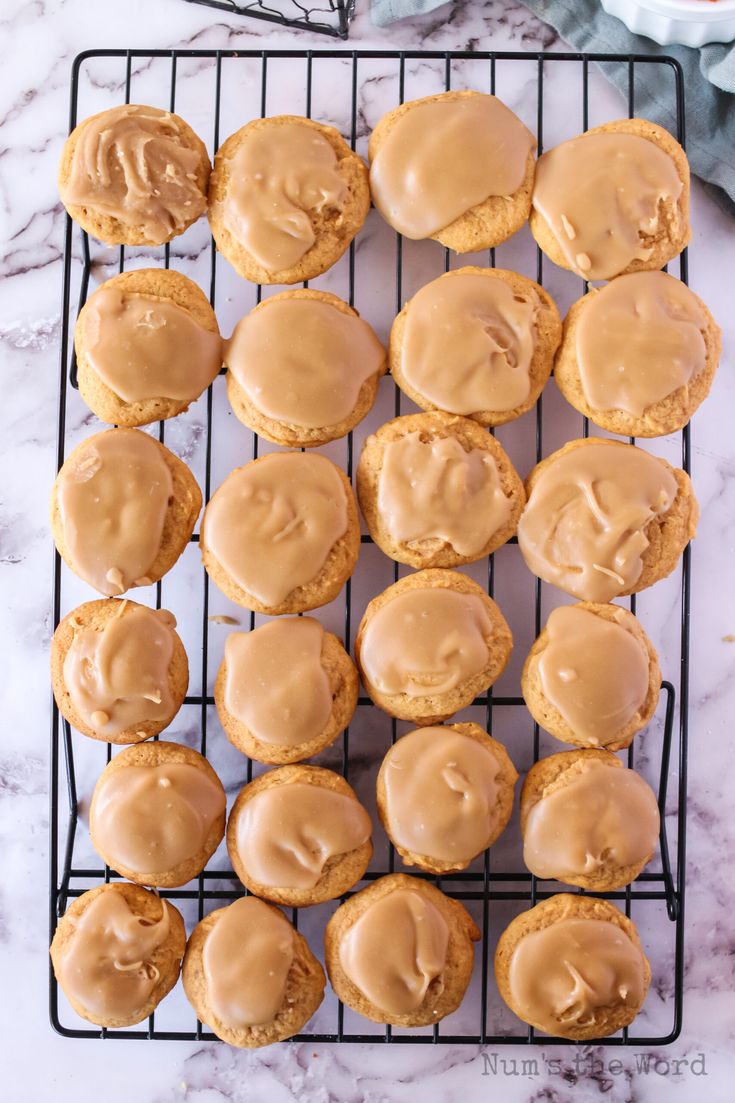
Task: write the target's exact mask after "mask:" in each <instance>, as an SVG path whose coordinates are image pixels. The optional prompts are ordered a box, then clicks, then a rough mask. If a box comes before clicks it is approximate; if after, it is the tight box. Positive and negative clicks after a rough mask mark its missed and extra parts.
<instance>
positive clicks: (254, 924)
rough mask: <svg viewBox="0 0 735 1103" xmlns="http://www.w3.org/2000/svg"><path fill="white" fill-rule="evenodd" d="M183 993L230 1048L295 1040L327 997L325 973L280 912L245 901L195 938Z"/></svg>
mask: <svg viewBox="0 0 735 1103" xmlns="http://www.w3.org/2000/svg"><path fill="white" fill-rule="evenodd" d="M182 976H183V981H184V991H185V992H186V995H187V997H188V999H189V1002H190V1004H191V1005H192V1007H193V1008H194V1010H195V1011H196V1013H197V1016H198V1018H199V1019H200V1021H201V1022H203V1023H205V1024H206V1025H207V1026H209V1027H210V1028H211V1029H212V1030H213V1031H214V1033H215V1034H216V1035H217V1037H218V1038H221V1039H222V1041H223V1042H228V1043H229V1045H231V1046H238V1047H241V1048H243V1047H247V1048H249V1049H252V1048H256V1047H258V1046H267V1045H270V1044H271V1043H272V1042H279V1041H281V1040H283V1039H284V1038H291V1037H293V1035H294V1034H298V1032H299V1031H300V1030H301V1028H302V1027H303V1026H304V1025H305V1024H306V1023H307V1022H308V1021H309V1019H310V1018H311V1016H312V1015H313V1014H314V1012H315V1011H316V1009H317V1008H318V1007H319V1004H320V1003H321V1002H322V999H323V997H324V985H325V981H326V978H325V976H324V970H323V969H322V967H321V965H320V964H319V962H318V961H317V959H316V958H315V957H314V955H313V953H312V952H311V950H310V949H309V946H308V945H307V942H306V940H305V939H304V938H303V937H302V935H300V934H298V932H297V931H296V930H294V928H293V927H292V926H291V924H290V923H289V922H288V920H287V919H286V917H285V915H284V914H283V912H282V911H280V909H279V908H276V907H274V906H273V905H272V904H266V903H265V901H263V900H258V898H257V897H255V896H244V897H242V898H241V899H240V900H236V901H235V903H234V904H230V905H229V906H228V907H226V908H219V909H218V910H217V911H213V912H210V913H209V915H207V916H205V918H204V919H203V920H202V921H201V923H198V924H197V926H196V927H195V928H194V930H193V931H192V933H191V937H190V938H189V943H188V945H187V948H186V956H185V957H184V967H183V973H182Z"/></svg>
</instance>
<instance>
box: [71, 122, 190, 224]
mask: <svg viewBox="0 0 735 1103" xmlns="http://www.w3.org/2000/svg"><path fill="white" fill-rule="evenodd" d="M210 168H211V165H210V163H209V154H208V153H207V149H206V146H205V145H204V142H202V141H201V139H200V138H198V137H197V136H196V134H195V133H194V131H193V130H192V129H191V127H190V126H189V125H188V123H185V122H184V120H183V119H181V118H179V116H178V115H174V114H172V113H171V112H170V111H160V110H159V109H158V108H157V107H145V106H142V105H140V104H122V105H120V106H119V107H111V108H110V109H109V110H107V111H101V112H100V113H99V114H98V115H91V116H90V117H89V118H88V119H84V121H83V122H81V123H79V125H78V126H77V127H75V128H74V130H72V132H71V134H70V135H69V137H68V138H67V139H66V142H65V143H64V148H63V150H62V153H61V164H60V166H59V194H60V195H61V201H62V203H63V204H64V206H65V207H66V209H67V211H68V212H69V214H70V215H71V217H72V218H73V219H74V221H75V222H78V223H79V225H80V226H81V227H82V229H83V230H86V231H87V233H89V234H91V235H92V237H95V238H97V239H98V241H104V242H105V244H106V245H162V244H163V243H164V242H166V241H171V239H172V238H174V237H176V236H177V235H178V234H182V233H183V232H184V230H185V229H186V228H187V227H188V226H190V225H191V224H192V222H196V220H197V219H198V218H199V217H200V216H201V215H203V214H204V212H205V210H206V209H207V198H206V196H207V182H208V180H209V172H210Z"/></svg>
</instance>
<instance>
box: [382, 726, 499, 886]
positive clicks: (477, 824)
mask: <svg viewBox="0 0 735 1103" xmlns="http://www.w3.org/2000/svg"><path fill="white" fill-rule="evenodd" d="M517 780H518V774H517V773H516V769H515V767H514V765H513V763H512V762H511V760H510V758H509V756H508V752H507V751H506V749H505V747H504V746H503V744H502V743H498V741H497V740H496V739H492V738H491V737H490V736H489V735H488V734H487V732H485V731H484V730H483V729H482V728H481V727H480V725H479V724H452V725H450V726H448V727H446V728H433V727H429V728H419V729H417V730H416V731H412V732H409V733H408V734H407V735H404V736H402V737H401V738H400V739H399V740H398V741H397V742H396V743H394V744H393V746H392V747H391V748H390V750H389V751H388V753H387V755H386V756H385V758H384V759H383V762H382V765H381V767H380V772H379V774H378V782H377V793H378V812H379V814H380V819H381V822H382V824H383V827H384V828H385V830H386V833H387V835H388V837H389V838H390V840H391V842H392V843H393V845H394V846H395V848H396V850H397V851H398V853H399V854H400V855H401V858H402V859H403V862H404V865H407V866H412V865H416V866H418V867H419V869H425V870H428V872H429V873H438V874H442V873H451V872H454V871H457V870H461V869H466V868H467V866H468V865H469V864H470V862H471V861H472V859H473V858H476V857H477V855H478V854H481V853H482V852H483V850H487V848H488V847H489V846H492V844H493V843H494V842H495V840H496V839H497V838H498V836H499V835H500V834H501V833H502V831H504V829H505V827H506V825H507V823H508V820H509V819H510V814H511V812H512V810H513V787H514V785H515V783H516V781H517Z"/></svg>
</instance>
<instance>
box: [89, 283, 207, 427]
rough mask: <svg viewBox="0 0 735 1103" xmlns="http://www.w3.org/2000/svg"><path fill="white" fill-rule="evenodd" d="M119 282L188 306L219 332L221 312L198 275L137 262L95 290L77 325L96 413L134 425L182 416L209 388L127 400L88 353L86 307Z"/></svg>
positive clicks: (203, 323)
mask: <svg viewBox="0 0 735 1103" xmlns="http://www.w3.org/2000/svg"><path fill="white" fill-rule="evenodd" d="M113 287H114V288H116V289H118V290H119V291H122V292H124V293H126V294H136V295H145V296H147V297H148V298H151V299H153V300H155V301H158V302H171V303H174V305H175V306H178V307H180V308H181V309H182V310H185V311H186V313H187V314H189V316H190V317H191V318H193V320H194V321H195V322H196V323H197V324H198V325H200V326H201V327H202V328H203V329H206V330H208V331H209V332H210V333H217V334H219V326H218V325H217V318H216V316H215V313H214V311H213V310H212V307H211V306H210V305H209V299H208V298H207V296H206V295H205V294H204V292H203V291H202V290H201V289H200V288H199V287H197V285H196V284H195V283H194V282H193V280H190V279H188V278H187V277H186V276H183V275H182V274H181V273H180V272H174V271H173V269H171V268H136V269H134V270H133V271H131V272H121V273H120V274H119V275H118V276H113V277H112V279H110V280H105V282H104V283H102V284H100V286H99V287H98V288H97V290H96V291H95V292H94V294H93V295H90V297H89V299H87V302H86V303H85V304H84V306H83V307H82V309H81V310H80V312H79V315H78V317H77V323H76V326H75V327H74V349H75V351H76V355H77V372H78V382H79V393H80V394H81V396H82V398H83V399H84V401H85V402H86V403H87V405H88V406H89V408H90V410H91V411H92V413H94V414H96V415H97V417H98V418H99V419H100V421H106V422H107V423H108V425H119V426H122V427H123V428H128V429H129V428H134V427H135V426H138V425H150V424H151V423H152V422H154V421H164V420H166V419H167V418H171V417H176V415H177V414H182V413H184V411H185V410H188V409H189V406H190V405H191V403H192V402H195V401H196V400H197V399H198V398H199V397H200V395H201V394H202V393H203V392H202V391H199V393H198V394H195V395H192V397H191V398H190V399H188V400H183V399H177V398H146V399H144V400H143V401H141V402H126V401H125V399H123V398H120V396H119V395H117V394H115V392H114V391H113V390H112V388H111V387H108V385H107V384H106V383H105V382H104V381H103V380H102V379H101V378H100V376H99V375H98V374H97V372H96V371H95V370H94V368H93V367H92V365H91V364H90V362H89V360H88V359H87V350H86V347H85V343H84V336H83V334H84V313H85V311H86V310H87V308H88V307H89V306H90V304H91V303H93V302H94V298H95V296H96V295H98V294H99V293H100V292H101V291H105V290H107V289H109V288H113Z"/></svg>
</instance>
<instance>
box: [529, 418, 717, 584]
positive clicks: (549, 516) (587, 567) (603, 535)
mask: <svg viewBox="0 0 735 1103" xmlns="http://www.w3.org/2000/svg"><path fill="white" fill-rule="evenodd" d="M526 494H527V497H528V501H527V503H526V508H525V509H524V511H523V513H522V514H521V519H520V521H519V522H518V544H519V546H520V549H521V552H522V553H523V558H524V559H525V561H526V565H527V566H528V568H529V570H531V571H533V573H534V574H535V575H537V576H538V577H539V578H541V579H543V581H544V582H550V583H553V585H555V586H558V587H559V589H560V590H565V591H566V592H567V593H568V594H572V595H573V596H574V597H578V598H582V599H583V600H584V601H596V602H606V601H612V599H613V598H616V597H620V596H621V595H623V594H633V593H638V591H639V590H645V588H646V587H647V586H651V585H653V583H654V582H658V580H659V579H661V578H665V577H666V576H667V575H669V574H671V572H672V571H673V570H674V568H675V567H676V565H677V564H678V562H679V559H680V557H681V554H682V552H683V551H684V548H685V547H686V546H687V544H688V543H689V541H690V540H691V539H692V538H693V537H694V535H695V533H696V529H697V521H698V519H699V507H698V505H697V500H696V498H695V497H694V491H693V490H692V484H691V482H690V480H689V476H688V475H687V474H686V472H684V471H681V470H680V469H679V468H676V467H672V466H671V465H670V464H668V463H667V462H666V460H662V459H659V458H658V457H657V456H651V455H649V453H648V452H644V451H643V450H642V449H641V448H636V447H635V445H633V444H623V443H622V442H620V441H613V440H601V439H599V438H594V437H590V438H589V439H588V440H572V441H569V443H568V444H565V445H564V447H563V448H560V449H559V451H558V452H553V453H552V455H550V456H548V457H547V458H546V459H545V460H542V461H541V463H539V464H537V465H536V467H534V469H533V471H532V472H531V474H530V475H529V476H528V479H527V480H526Z"/></svg>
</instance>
